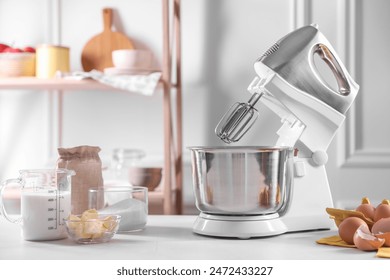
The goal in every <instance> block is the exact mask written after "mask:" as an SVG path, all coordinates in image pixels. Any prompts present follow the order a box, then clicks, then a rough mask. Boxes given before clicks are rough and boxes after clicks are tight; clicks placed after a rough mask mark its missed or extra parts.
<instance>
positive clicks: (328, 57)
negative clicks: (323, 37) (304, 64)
mask: <svg viewBox="0 0 390 280" xmlns="http://www.w3.org/2000/svg"><path fill="white" fill-rule="evenodd" d="M315 53H317V54H319V56H320V57H321V58H322V60H323V61H325V63H326V64H327V65H328V66H329V68H330V69H331V70H332V72H333V74H334V76H335V77H336V80H337V84H338V87H339V93H340V94H341V95H343V96H347V95H349V93H350V92H351V87H350V84H349V82H348V79H347V77H346V75H345V73H344V71H343V67H342V66H341V65H340V63H339V62H338V60H337V58H336V57H335V56H334V55H333V53H332V52H331V51H330V49H329V48H328V47H327V46H326V45H324V44H318V45H317V48H316V50H315Z"/></svg>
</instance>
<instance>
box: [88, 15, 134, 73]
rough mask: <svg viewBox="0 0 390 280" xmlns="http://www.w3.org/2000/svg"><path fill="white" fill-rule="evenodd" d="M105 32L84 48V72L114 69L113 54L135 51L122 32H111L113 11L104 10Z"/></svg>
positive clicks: (93, 38) (92, 39) (96, 36)
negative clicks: (129, 50)
mask: <svg viewBox="0 0 390 280" xmlns="http://www.w3.org/2000/svg"><path fill="white" fill-rule="evenodd" d="M103 24H104V29H103V32H101V33H99V34H98V35H95V36H94V37H92V38H91V39H90V40H89V41H88V42H87V44H86V45H85V46H84V48H83V51H82V54H81V64H82V66H83V69H84V71H91V70H93V69H96V70H99V71H103V70H104V68H107V67H112V66H113V64H112V58H111V53H112V51H114V50H119V49H134V46H133V43H132V42H131V40H130V39H129V38H127V37H126V36H125V35H124V34H122V33H120V32H114V31H112V30H111V26H112V9H110V8H105V9H103Z"/></svg>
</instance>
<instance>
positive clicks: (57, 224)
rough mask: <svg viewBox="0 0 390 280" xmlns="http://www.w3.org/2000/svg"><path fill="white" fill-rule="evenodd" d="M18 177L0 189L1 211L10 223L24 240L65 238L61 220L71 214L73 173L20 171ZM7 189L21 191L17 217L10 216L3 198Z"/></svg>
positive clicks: (60, 170) (57, 170) (64, 170)
mask: <svg viewBox="0 0 390 280" xmlns="http://www.w3.org/2000/svg"><path fill="white" fill-rule="evenodd" d="M19 172H20V175H19V178H16V179H8V180H6V181H4V182H3V183H2V184H1V187H0V206H1V207H0V211H1V213H2V215H3V216H4V217H5V218H6V219H7V220H8V221H10V222H12V223H16V224H20V225H21V226H22V235H23V238H24V239H25V240H34V241H38V240H55V239H62V238H66V237H67V233H66V226H65V222H64V219H65V218H67V217H68V216H69V214H70V213H71V176H73V175H75V172H74V171H73V170H67V169H60V168H59V169H33V170H20V171H19ZM8 188H16V189H19V190H20V215H18V216H17V217H16V218H14V217H13V216H12V215H9V214H8V212H7V210H6V207H5V203H4V199H5V196H6V193H7V189H8Z"/></svg>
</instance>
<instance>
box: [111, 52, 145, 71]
mask: <svg viewBox="0 0 390 280" xmlns="http://www.w3.org/2000/svg"><path fill="white" fill-rule="evenodd" d="M152 58H153V57H152V53H151V52H150V51H148V50H136V49H122V50H115V51H113V52H112V63H113V64H114V66H115V67H116V68H119V69H140V70H142V69H150V68H151V66H152Z"/></svg>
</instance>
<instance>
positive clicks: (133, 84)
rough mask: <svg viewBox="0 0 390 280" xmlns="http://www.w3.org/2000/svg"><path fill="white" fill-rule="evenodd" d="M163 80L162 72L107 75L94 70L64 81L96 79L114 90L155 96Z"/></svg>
mask: <svg viewBox="0 0 390 280" xmlns="http://www.w3.org/2000/svg"><path fill="white" fill-rule="evenodd" d="M160 78H161V72H154V73H150V74H147V75H106V74H104V73H103V72H100V71H97V70H92V71H89V72H81V71H77V72H73V73H71V74H70V75H67V76H65V77H64V79H76V80H83V79H94V80H96V81H98V82H100V83H102V84H106V85H109V86H112V87H114V88H118V89H122V90H128V91H131V92H135V93H140V94H143V95H148V96H150V95H153V93H154V92H155V90H156V87H157V85H158V82H159V80H160Z"/></svg>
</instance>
